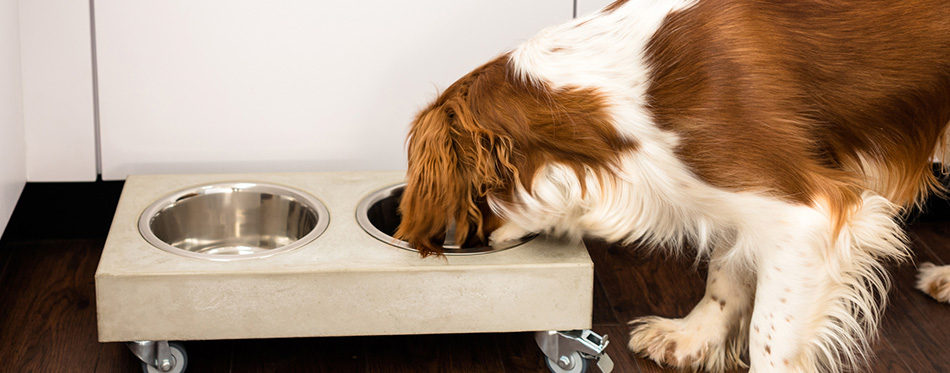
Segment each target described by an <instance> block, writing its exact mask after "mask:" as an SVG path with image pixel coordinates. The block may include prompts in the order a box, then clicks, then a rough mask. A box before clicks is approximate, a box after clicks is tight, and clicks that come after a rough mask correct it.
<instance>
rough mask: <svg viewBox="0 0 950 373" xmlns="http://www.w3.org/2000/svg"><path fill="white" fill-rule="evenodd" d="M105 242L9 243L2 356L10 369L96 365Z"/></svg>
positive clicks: (0, 303) (0, 310) (1, 292)
mask: <svg viewBox="0 0 950 373" xmlns="http://www.w3.org/2000/svg"><path fill="white" fill-rule="evenodd" d="M102 245H103V242H102V241H99V240H82V241H76V242H65V241H50V242H41V243H24V244H10V245H7V246H6V247H5V248H4V250H10V252H9V257H8V267H7V270H6V271H5V273H4V277H3V278H2V279H0V284H3V286H0V315H3V316H2V317H0V340H2V341H3V343H0V360H2V361H3V362H2V368H4V369H9V371H11V372H56V371H65V370H64V369H66V370H69V371H78V372H91V371H94V370H95V369H96V363H97V362H96V360H97V357H98V354H99V343H98V341H97V334H96V333H97V331H96V311H95V310H96V308H95V304H94V299H95V285H94V283H93V275H94V273H95V270H96V265H97V263H98V257H99V255H98V252H100V251H101V248H102Z"/></svg>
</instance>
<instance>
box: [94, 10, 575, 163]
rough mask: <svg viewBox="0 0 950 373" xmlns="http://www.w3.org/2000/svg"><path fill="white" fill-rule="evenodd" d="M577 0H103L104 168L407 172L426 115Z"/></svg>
mask: <svg viewBox="0 0 950 373" xmlns="http://www.w3.org/2000/svg"><path fill="white" fill-rule="evenodd" d="M572 7H573V3H572V1H570V0H558V1H551V0H517V1H512V0H478V1H475V0H468V1H444V0H411V1H389V0H371V1H311V0H306V1H304V0H285V1H260V0H253V1H252V0H205V1H191V0H167V1H119V0H112V1H97V2H96V6H95V12H96V14H95V20H96V38H97V51H98V53H97V55H98V59H97V61H98V68H99V69H98V71H99V73H98V79H99V80H98V82H99V109H100V131H101V140H102V141H101V142H102V144H101V150H102V172H103V177H104V178H105V179H121V178H124V177H125V176H126V175H129V174H133V173H192V172H262V171H325V170H387V169H390V170H392V169H403V168H404V167H405V162H406V160H405V154H404V153H405V151H404V142H405V135H406V129H407V126H408V124H409V122H410V121H411V120H412V118H413V116H414V115H415V113H416V112H417V111H418V110H420V109H421V108H422V107H423V106H424V105H426V104H427V102H428V101H429V100H431V99H433V98H434V97H435V96H436V95H437V93H438V92H439V89H444V88H445V87H447V86H448V85H449V84H451V82H453V81H454V80H455V79H457V78H459V77H461V76H462V75H464V74H465V73H467V72H468V71H470V70H471V69H473V68H475V67H477V66H479V65H480V64H482V63H484V62H487V61H488V60H489V59H491V58H492V57H495V56H496V55H498V54H500V53H502V52H504V51H505V50H507V49H509V48H511V47H514V46H515V45H517V44H518V43H519V42H520V41H522V40H524V39H526V38H528V37H530V36H531V35H533V34H534V33H535V32H537V31H538V30H540V29H541V28H543V27H545V26H548V25H553V24H557V23H560V22H564V21H567V20H569V19H570V17H571V12H572Z"/></svg>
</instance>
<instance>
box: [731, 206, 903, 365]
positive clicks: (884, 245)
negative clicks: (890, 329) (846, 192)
mask: <svg viewBox="0 0 950 373" xmlns="http://www.w3.org/2000/svg"><path fill="white" fill-rule="evenodd" d="M808 210H811V211H810V212H809V211H808ZM896 210H897V209H896V207H894V206H893V205H891V204H890V203H889V202H888V201H887V200H885V199H884V198H882V197H880V196H877V195H873V194H870V193H866V194H864V195H863V196H862V205H861V206H858V207H856V208H855V210H854V212H853V214H852V215H851V217H850V219H849V220H848V221H846V222H845V225H844V227H843V228H842V229H841V231H840V233H839V234H838V235H837V236H836V237H835V238H834V239H832V233H831V228H830V226H831V224H829V223H828V219H822V216H825V217H826V216H827V214H824V213H822V210H821V209H820V208H815V209H808V208H804V207H800V208H795V209H791V210H790V213H788V214H785V215H784V217H783V219H782V220H781V222H780V224H779V227H780V229H778V230H775V231H773V232H772V233H771V234H770V236H771V237H769V238H768V240H769V242H770V243H768V244H766V243H761V242H760V244H759V247H758V248H757V249H756V250H757V252H756V254H755V262H756V292H755V294H756V295H755V306H754V312H753V314H752V323H751V329H752V330H751V331H750V339H749V340H750V343H749V359H750V368H751V371H753V372H816V371H822V372H839V371H842V370H843V369H844V368H846V367H861V366H865V365H866V364H867V358H868V356H867V354H868V353H869V350H870V344H871V343H872V342H873V339H874V337H875V336H876V328H877V324H878V321H879V320H880V314H881V313H882V312H883V304H884V301H885V300H886V292H887V288H888V286H889V281H888V279H887V277H886V272H885V271H884V268H883V267H882V266H881V264H880V262H881V261H883V260H885V259H889V258H903V257H906V244H905V242H906V239H905V238H904V235H903V233H902V231H901V230H900V227H899V226H898V224H897V223H896V222H895V221H894V219H893V217H894V215H895V214H896ZM762 238H765V237H762Z"/></svg>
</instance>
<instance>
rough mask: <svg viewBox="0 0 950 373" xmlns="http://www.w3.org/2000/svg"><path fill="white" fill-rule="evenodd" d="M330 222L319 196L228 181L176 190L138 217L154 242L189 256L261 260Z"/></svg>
mask: <svg viewBox="0 0 950 373" xmlns="http://www.w3.org/2000/svg"><path fill="white" fill-rule="evenodd" d="M329 222H330V215H329V212H328V211H327V209H326V207H325V206H324V205H323V203H321V202H320V201H319V200H317V199H316V198H314V197H312V196H310V195H308V194H306V193H303V192H300V191H297V190H294V189H291V188H288V187H285V186H279V185H273V184H265V183H249V182H229V183H217V184H211V185H202V186H197V187H193V188H189V189H185V190H181V191H178V192H175V193H172V194H170V195H168V196H166V197H163V198H161V199H159V200H157V201H155V203H152V204H151V205H150V206H149V207H148V208H146V209H145V211H144V212H143V213H142V215H141V217H139V232H140V233H141V234H142V236H143V237H144V238H145V240H146V241H148V242H149V243H151V244H152V245H153V246H155V247H157V248H159V249H162V250H165V251H168V252H170V253H175V254H178V255H184V256H187V257H191V258H201V259H209V260H221V261H228V260H236V259H250V258H263V257H268V256H272V255H276V254H279V253H284V252H287V251H291V250H294V249H296V248H299V247H301V246H303V245H305V244H307V243H309V242H310V241H312V240H313V239H315V238H317V237H318V236H320V234H322V233H323V231H325V230H326V228H327V225H328V224H329Z"/></svg>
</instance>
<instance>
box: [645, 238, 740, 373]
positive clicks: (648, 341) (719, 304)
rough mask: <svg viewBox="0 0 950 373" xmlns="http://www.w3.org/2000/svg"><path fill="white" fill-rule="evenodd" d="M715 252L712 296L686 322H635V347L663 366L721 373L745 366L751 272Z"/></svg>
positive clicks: (651, 319) (708, 287)
mask: <svg viewBox="0 0 950 373" xmlns="http://www.w3.org/2000/svg"><path fill="white" fill-rule="evenodd" d="M722 254H723V249H716V250H713V253H712V258H711V261H710V265H709V274H708V276H707V278H706V294H705V295H704V296H703V299H702V300H701V301H700V302H699V303H698V304H697V305H696V306H695V307H694V308H693V310H692V311H691V312H690V313H689V315H687V316H686V317H684V318H681V319H667V318H661V317H644V318H640V319H637V320H634V321H633V322H632V323H633V324H634V327H633V331H632V332H631V335H630V349H631V350H633V351H634V352H637V353H639V354H641V355H644V356H647V357H650V358H651V359H653V360H655V361H657V362H660V363H662V364H666V365H670V366H675V367H680V368H691V369H693V370H707V371H712V372H721V371H723V370H726V369H734V368H740V367H744V366H745V363H743V361H742V356H743V355H744V354H745V352H746V349H747V346H748V330H749V318H750V317H751V316H752V296H753V294H752V291H753V286H754V283H753V282H752V277H751V273H750V272H749V271H746V270H741V269H737V268H736V267H737V266H735V265H733V264H732V263H727V262H725V261H724V259H723V255H722Z"/></svg>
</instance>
